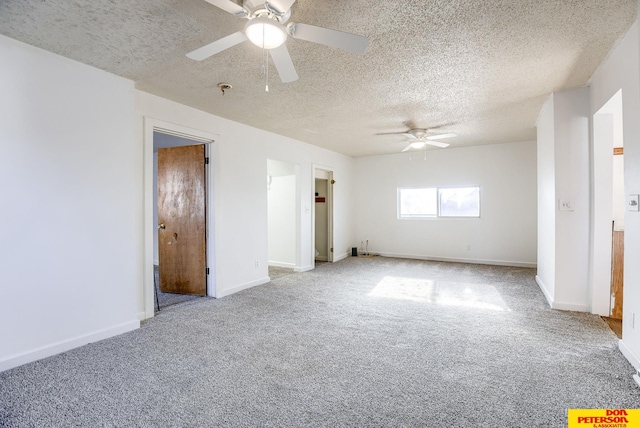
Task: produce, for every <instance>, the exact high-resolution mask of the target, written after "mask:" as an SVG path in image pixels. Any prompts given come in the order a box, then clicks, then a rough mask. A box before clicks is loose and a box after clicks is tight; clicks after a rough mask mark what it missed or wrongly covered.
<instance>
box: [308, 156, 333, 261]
mask: <svg viewBox="0 0 640 428" xmlns="http://www.w3.org/2000/svg"><path fill="white" fill-rule="evenodd" d="M334 184H335V181H334V180H333V171H331V170H328V169H322V168H315V169H314V210H313V212H314V219H313V225H314V233H313V237H314V247H313V254H314V262H321V263H322V262H333V253H334V252H333V186H334ZM314 264H315V263H314Z"/></svg>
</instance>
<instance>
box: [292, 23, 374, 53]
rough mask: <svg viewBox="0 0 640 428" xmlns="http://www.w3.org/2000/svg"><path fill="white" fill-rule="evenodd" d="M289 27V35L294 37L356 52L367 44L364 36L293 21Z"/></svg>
mask: <svg viewBox="0 0 640 428" xmlns="http://www.w3.org/2000/svg"><path fill="white" fill-rule="evenodd" d="M290 28H291V30H290V31H291V37H293V38H295V39H302V40H307V41H309V42H314V43H320V44H322V45H326V46H331V47H334V48H340V49H346V50H348V51H352V52H356V53H363V52H364V51H365V49H367V45H368V44H369V39H367V38H366V37H363V36H358V35H356V34H351V33H344V32H342V31H337V30H330V29H328V28H323V27H316V26H315V25H309V24H299V23H294V24H292V25H291V27H290Z"/></svg>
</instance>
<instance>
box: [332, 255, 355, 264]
mask: <svg viewBox="0 0 640 428" xmlns="http://www.w3.org/2000/svg"><path fill="white" fill-rule="evenodd" d="M350 255H351V253H342V254H340V255H338V256H333V261H334V262H339V261H340V260H344V259H346V258H347V257H349V256H350Z"/></svg>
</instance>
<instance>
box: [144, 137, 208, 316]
mask: <svg viewBox="0 0 640 428" xmlns="http://www.w3.org/2000/svg"><path fill="white" fill-rule="evenodd" d="M207 152H208V147H207V144H203V143H202V142H201V141H196V140H193V139H190V138H185V137H179V136H176V135H170V134H166V133H163V132H160V131H154V133H153V171H154V173H153V187H154V190H153V217H154V222H155V224H157V229H156V233H155V234H154V241H153V247H154V292H155V310H156V311H159V310H161V309H162V308H166V307H168V306H171V305H175V304H178V303H183V302H187V301H190V300H193V299H196V298H198V297H200V296H205V295H206V294H207V278H206V276H207V272H206V270H207V243H206V236H207V222H206V215H207V209H206V206H207V204H206V199H207V198H206V194H207V186H206V183H207V174H206V163H207V162H208V156H207Z"/></svg>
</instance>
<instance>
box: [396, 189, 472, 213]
mask: <svg viewBox="0 0 640 428" xmlns="http://www.w3.org/2000/svg"><path fill="white" fill-rule="evenodd" d="M437 217H480V187H479V186H471V187H424V188H418V189H408V188H398V218H399V219H411V218H437Z"/></svg>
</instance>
